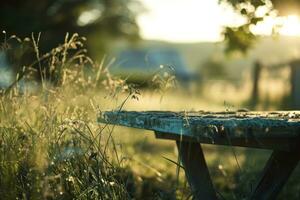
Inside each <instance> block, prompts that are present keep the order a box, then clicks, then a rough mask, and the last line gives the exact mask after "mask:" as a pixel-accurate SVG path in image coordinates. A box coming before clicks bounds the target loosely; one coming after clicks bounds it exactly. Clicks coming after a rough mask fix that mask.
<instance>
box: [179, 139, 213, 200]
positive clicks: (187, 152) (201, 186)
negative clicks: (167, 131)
mask: <svg viewBox="0 0 300 200" xmlns="http://www.w3.org/2000/svg"><path fill="white" fill-rule="evenodd" d="M176 143H177V148H178V152H179V156H180V159H181V162H182V165H183V166H184V168H185V174H186V177H187V180H188V182H189V185H190V187H191V190H192V192H193V195H194V199H197V200H199V199H205V200H210V199H217V196H216V192H215V189H214V187H213V184H212V181H211V178H210V175H209V171H208V168H207V165H206V162H205V158H204V154H203V151H202V148H201V145H200V144H199V143H191V142H185V141H176Z"/></svg>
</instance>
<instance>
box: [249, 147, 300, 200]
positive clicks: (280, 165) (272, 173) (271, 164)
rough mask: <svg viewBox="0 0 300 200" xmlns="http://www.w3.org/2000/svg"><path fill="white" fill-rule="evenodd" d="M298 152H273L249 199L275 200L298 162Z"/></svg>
mask: <svg viewBox="0 0 300 200" xmlns="http://www.w3.org/2000/svg"><path fill="white" fill-rule="evenodd" d="M299 158H300V156H299V153H298V152H283V151H273V153H272V155H271V157H270V158H269V160H268V162H267V164H266V166H265V168H264V170H263V173H262V177H261V178H260V180H259V181H258V184H257V186H256V188H255V190H254V191H253V193H252V195H251V198H250V199H253V200H254V199H255V200H260V199H270V200H271V199H272V200H273V199H275V198H276V197H277V195H278V194H279V192H280V190H281V189H282V187H283V186H284V184H285V183H286V181H287V180H288V178H289V176H290V175H291V173H292V171H293V170H294V168H295V167H296V166H297V164H298V161H299Z"/></svg>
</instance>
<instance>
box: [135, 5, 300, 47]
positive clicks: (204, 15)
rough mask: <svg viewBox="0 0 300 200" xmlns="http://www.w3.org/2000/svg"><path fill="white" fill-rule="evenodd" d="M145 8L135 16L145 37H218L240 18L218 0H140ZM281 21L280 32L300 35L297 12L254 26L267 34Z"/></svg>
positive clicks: (175, 39)
mask: <svg viewBox="0 0 300 200" xmlns="http://www.w3.org/2000/svg"><path fill="white" fill-rule="evenodd" d="M139 1H141V2H142V4H143V5H144V6H145V8H146V9H147V11H146V12H144V13H142V14H141V15H140V16H138V24H139V26H140V28H141V36H142V37H143V38H144V39H151V40H165V41H170V42H200V41H209V42H215V41H221V40H222V39H223V38H222V34H221V33H222V27H224V26H226V25H239V24H241V23H243V20H244V19H243V18H242V17H240V16H239V15H238V14H236V13H235V12H234V11H233V10H232V8H231V7H230V6H228V5H220V4H218V0H139ZM275 23H282V28H281V30H280V34H282V35H292V36H294V35H297V36H299V35H300V20H299V17H298V16H296V15H290V16H288V17H284V18H276V19H275V18H273V17H270V18H268V19H266V22H264V23H261V24H259V26H257V27H255V28H253V31H254V32H255V33H257V34H263V35H269V34H271V32H272V25H274V24H275Z"/></svg>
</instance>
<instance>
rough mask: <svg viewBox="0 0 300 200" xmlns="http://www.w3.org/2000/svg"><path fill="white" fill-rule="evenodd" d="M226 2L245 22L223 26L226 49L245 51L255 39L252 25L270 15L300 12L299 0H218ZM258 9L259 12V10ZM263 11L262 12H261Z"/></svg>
mask: <svg viewBox="0 0 300 200" xmlns="http://www.w3.org/2000/svg"><path fill="white" fill-rule="evenodd" d="M219 1H220V2H221V3H222V2H225V3H228V4H229V5H231V6H232V7H233V9H234V10H235V11H237V12H238V13H239V14H240V15H241V16H242V17H243V18H244V19H245V22H244V23H243V24H241V25H239V26H236V27H225V29H224V36H225V41H226V42H227V51H235V50H239V51H242V52H246V51H247V50H248V49H249V48H250V47H251V46H252V45H253V43H254V42H255V40H256V39H257V37H258V36H257V35H255V34H254V33H253V31H252V29H251V28H252V27H253V26H256V25H257V24H258V23H259V22H262V21H263V20H264V19H265V18H266V17H268V16H270V15H276V16H284V15H289V14H298V13H299V12H300V0H219ZM259 11H260V12H259ZM262 11H263V12H262Z"/></svg>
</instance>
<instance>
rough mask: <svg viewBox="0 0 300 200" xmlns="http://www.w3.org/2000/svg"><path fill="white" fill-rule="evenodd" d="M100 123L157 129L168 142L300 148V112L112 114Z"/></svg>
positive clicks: (158, 134) (155, 112)
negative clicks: (183, 141)
mask: <svg viewBox="0 0 300 200" xmlns="http://www.w3.org/2000/svg"><path fill="white" fill-rule="evenodd" d="M98 121H99V122H105V123H110V124H115V125H122V126H127V127H133V128H141V129H147V130H153V131H155V132H156V134H157V137H159V138H165V139H175V140H178V139H179V138H180V139H186V140H192V141H193V140H194V141H197V142H201V143H210V144H223V145H229V144H230V145H236V146H245V147H256V148H266V149H268V148H270V149H274V148H275V149H280V150H291V149H294V148H297V146H298V141H299V140H298V138H299V137H300V111H288V112H287V111H276V112H243V111H241V112H204V111H199V112H168V111H145V112H135V111H110V112H104V113H103V114H101V116H100V117H99V118H98Z"/></svg>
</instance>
